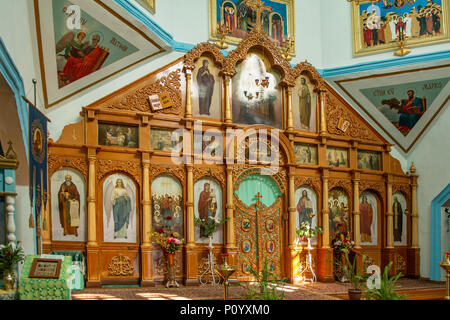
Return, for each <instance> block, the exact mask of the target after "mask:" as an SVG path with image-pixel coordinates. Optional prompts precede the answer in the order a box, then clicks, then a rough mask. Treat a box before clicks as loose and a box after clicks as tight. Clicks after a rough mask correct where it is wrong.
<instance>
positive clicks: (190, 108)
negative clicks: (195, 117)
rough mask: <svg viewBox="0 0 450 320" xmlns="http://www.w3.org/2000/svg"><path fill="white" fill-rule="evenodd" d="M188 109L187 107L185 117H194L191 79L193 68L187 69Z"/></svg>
mask: <svg viewBox="0 0 450 320" xmlns="http://www.w3.org/2000/svg"><path fill="white" fill-rule="evenodd" d="M184 72H185V74H186V109H185V117H186V118H192V92H191V79H192V70H190V69H186V70H185V71H184Z"/></svg>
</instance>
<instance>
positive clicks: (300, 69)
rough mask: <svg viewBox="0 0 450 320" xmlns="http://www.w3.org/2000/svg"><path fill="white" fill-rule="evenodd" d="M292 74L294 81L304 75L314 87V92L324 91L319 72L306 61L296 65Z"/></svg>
mask: <svg viewBox="0 0 450 320" xmlns="http://www.w3.org/2000/svg"><path fill="white" fill-rule="evenodd" d="M292 72H293V77H294V79H295V81H296V80H297V78H298V77H300V76H301V75H302V74H304V73H306V74H307V76H308V78H309V80H310V81H311V83H312V84H313V85H314V86H315V89H314V91H316V92H318V91H322V90H326V89H325V80H324V79H323V78H322V77H321V76H320V74H319V72H317V69H316V68H314V67H313V65H312V64H311V63H309V62H308V61H307V60H305V61H304V62H301V63H299V64H297V65H296V66H295V68H294V69H293V71H292Z"/></svg>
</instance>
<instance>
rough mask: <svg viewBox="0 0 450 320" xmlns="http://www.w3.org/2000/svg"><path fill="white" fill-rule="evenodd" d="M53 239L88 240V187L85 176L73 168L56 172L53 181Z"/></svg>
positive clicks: (51, 181) (51, 180)
mask: <svg viewBox="0 0 450 320" xmlns="http://www.w3.org/2000/svg"><path fill="white" fill-rule="evenodd" d="M50 183H51V194H52V196H51V212H52V239H53V240H54V241H81V242H83V241H85V240H86V186H85V183H84V178H83V176H82V175H81V174H80V173H79V172H78V171H76V170H74V169H71V168H63V169H61V170H58V171H56V172H55V173H54V174H53V175H52V177H51V179H50Z"/></svg>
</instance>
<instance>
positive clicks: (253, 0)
mask: <svg viewBox="0 0 450 320" xmlns="http://www.w3.org/2000/svg"><path fill="white" fill-rule="evenodd" d="M243 4H244V5H245V6H246V7H248V8H251V9H253V10H255V11H256V26H255V28H256V29H257V30H259V31H262V26H261V13H263V12H264V11H268V12H269V13H270V12H272V11H273V9H272V7H269V6H266V5H264V3H263V2H262V1H261V0H245V1H244V3H243Z"/></svg>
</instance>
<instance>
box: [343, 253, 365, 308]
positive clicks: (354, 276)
mask: <svg viewBox="0 0 450 320" xmlns="http://www.w3.org/2000/svg"><path fill="white" fill-rule="evenodd" d="M343 251H344V256H345V264H344V265H343V266H342V272H343V274H344V275H345V277H346V278H347V279H348V281H350V283H351V284H352V288H351V289H348V297H349V299H350V300H360V299H361V296H362V289H363V287H365V283H366V281H367V278H368V274H367V273H366V271H365V270H363V269H361V270H359V271H358V270H357V267H356V256H355V257H354V258H353V263H352V262H350V258H349V256H348V250H347V249H344V250H343ZM365 262H366V256H365V255H363V256H362V265H363V266H364V265H365Z"/></svg>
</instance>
